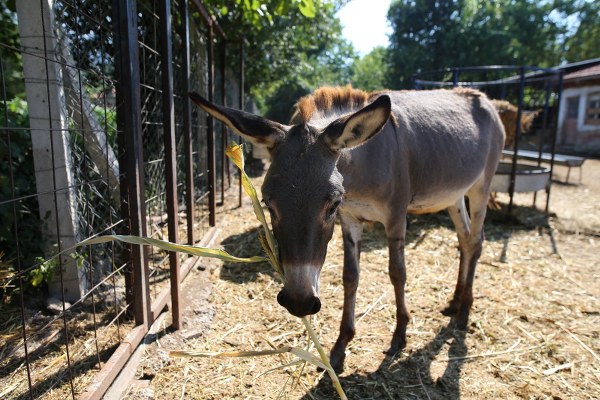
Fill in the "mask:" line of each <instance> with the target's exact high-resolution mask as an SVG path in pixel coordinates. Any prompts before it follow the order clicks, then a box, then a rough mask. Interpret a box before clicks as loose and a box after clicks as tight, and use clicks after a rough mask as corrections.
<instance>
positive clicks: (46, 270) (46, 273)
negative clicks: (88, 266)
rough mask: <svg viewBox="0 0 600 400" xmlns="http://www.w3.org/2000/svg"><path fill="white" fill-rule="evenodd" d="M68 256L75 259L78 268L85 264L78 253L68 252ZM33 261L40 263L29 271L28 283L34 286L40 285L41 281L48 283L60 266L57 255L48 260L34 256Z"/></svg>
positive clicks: (83, 258)
mask: <svg viewBox="0 0 600 400" xmlns="http://www.w3.org/2000/svg"><path fill="white" fill-rule="evenodd" d="M68 257H71V258H72V259H73V260H75V262H76V265H77V268H78V269H80V268H83V266H84V265H85V257H84V256H83V255H81V254H79V253H75V252H74V253H70V254H68ZM35 261H36V262H37V263H40V265H39V266H38V267H37V268H34V269H32V270H31V271H29V284H30V285H31V286H33V287H34V288H35V287H38V286H40V285H41V284H42V283H45V284H48V283H49V282H50V281H51V280H52V278H53V277H54V274H55V273H56V272H57V271H58V268H59V267H60V263H59V259H58V257H55V258H51V259H49V260H44V259H43V258H42V257H36V259H35Z"/></svg>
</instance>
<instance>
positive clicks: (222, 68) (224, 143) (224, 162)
mask: <svg viewBox="0 0 600 400" xmlns="http://www.w3.org/2000/svg"><path fill="white" fill-rule="evenodd" d="M226 43H227V42H226V40H225V39H222V40H221V66H220V68H219V69H220V72H221V104H222V105H223V106H227V96H226V95H225V46H226ZM226 148H227V127H226V126H225V124H221V205H223V204H225V166H226V165H227V156H226V155H225V149H226Z"/></svg>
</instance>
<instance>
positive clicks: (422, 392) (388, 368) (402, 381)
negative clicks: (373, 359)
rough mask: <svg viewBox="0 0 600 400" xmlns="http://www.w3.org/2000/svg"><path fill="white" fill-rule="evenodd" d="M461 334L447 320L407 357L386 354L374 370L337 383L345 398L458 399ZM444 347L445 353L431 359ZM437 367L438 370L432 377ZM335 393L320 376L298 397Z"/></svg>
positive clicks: (462, 354) (463, 353)
mask: <svg viewBox="0 0 600 400" xmlns="http://www.w3.org/2000/svg"><path fill="white" fill-rule="evenodd" d="M465 335H466V332H463V331H458V330H454V329H453V328H452V325H451V323H450V324H449V325H447V326H445V327H442V328H440V330H439V331H438V332H437V334H436V335H435V337H434V338H433V339H432V340H431V341H430V342H428V343H427V344H426V345H425V346H423V347H422V348H420V349H418V350H416V351H415V352H413V353H411V354H410V355H409V356H408V357H402V356H396V357H391V356H386V358H385V359H384V360H383V361H382V363H381V364H380V365H379V367H378V368H377V370H376V371H374V372H371V373H368V374H359V373H354V374H351V375H346V376H342V377H340V383H341V384H342V387H343V388H344V391H345V392H346V395H347V396H348V398H349V399H361V400H363V399H365V400H366V399H404V398H407V399H408V398H417V399H440V400H442V399H445V400H447V399H451V400H457V399H460V397H461V396H460V378H461V376H460V374H461V369H462V366H463V364H464V362H465V361H466V356H467V347H466V345H465ZM445 348H447V352H448V353H447V354H448V355H447V357H440V360H437V361H435V358H436V356H438V355H440V354H441V353H442V351H443V350H445ZM434 361H435V364H436V365H435V371H433V368H432V366H433V364H434ZM444 364H445V368H444ZM438 366H439V368H438ZM442 368H444V370H443V372H441V369H442ZM438 371H439V372H441V373H438V374H437V375H438V376H437V377H434V375H436V372H438ZM336 396H337V395H336V392H335V389H334V388H333V386H332V384H331V380H330V379H329V377H328V376H324V377H323V378H322V379H321V380H320V382H319V384H318V385H317V386H315V387H314V388H312V389H311V390H310V391H309V392H308V393H307V394H306V395H304V397H302V399H303V400H309V399H331V398H335V397H336Z"/></svg>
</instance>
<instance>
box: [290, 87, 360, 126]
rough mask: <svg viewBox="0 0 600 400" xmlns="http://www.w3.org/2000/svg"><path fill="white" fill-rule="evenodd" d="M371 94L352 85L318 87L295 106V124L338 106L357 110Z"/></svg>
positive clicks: (293, 119) (293, 117)
mask: <svg viewBox="0 0 600 400" xmlns="http://www.w3.org/2000/svg"><path fill="white" fill-rule="evenodd" d="M370 97H371V95H370V94H369V93H367V92H365V91H362V90H359V89H353V88H352V86H351V85H346V86H339V87H331V86H324V87H321V88H318V89H316V90H315V91H314V92H313V93H312V94H309V95H307V96H304V97H302V98H301V99H300V100H298V102H297V103H296V105H295V106H294V114H293V116H292V119H291V122H292V123H293V124H299V123H307V122H308V121H310V119H311V118H312V117H313V116H315V113H319V112H320V113H326V112H328V111H332V110H334V109H336V108H339V109H348V111H351V110H356V109H359V108H361V107H363V106H364V105H366V103H367V101H368V100H369V99H370Z"/></svg>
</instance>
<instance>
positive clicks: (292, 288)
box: [190, 86, 505, 372]
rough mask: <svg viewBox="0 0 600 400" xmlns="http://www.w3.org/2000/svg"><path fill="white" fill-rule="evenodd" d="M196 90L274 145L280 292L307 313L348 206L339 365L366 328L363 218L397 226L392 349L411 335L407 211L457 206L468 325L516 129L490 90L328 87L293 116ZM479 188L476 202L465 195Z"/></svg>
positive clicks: (240, 129) (390, 236)
mask: <svg viewBox="0 0 600 400" xmlns="http://www.w3.org/2000/svg"><path fill="white" fill-rule="evenodd" d="M190 96H191V98H192V100H193V101H194V102H195V103H197V104H198V105H199V106H200V107H201V108H202V109H204V110H205V111H206V112H207V113H209V114H210V115H212V116H213V117H214V118H216V119H218V120H220V121H222V122H223V123H225V124H226V125H227V126H229V127H230V128H231V129H232V130H233V131H235V132H236V133H237V134H239V135H241V136H242V137H244V138H245V139H247V140H249V141H250V142H252V143H254V144H256V145H262V146H266V147H267V148H268V149H269V151H270V154H271V159H272V162H271V166H270V167H269V170H268V172H267V174H266V176H265V179H264V184H263V186H262V195H263V199H264V202H265V204H266V206H267V208H268V209H269V211H270V213H271V221H272V225H273V233H274V235H275V238H276V239H277V242H278V244H279V257H280V261H281V265H282V267H283V270H284V274H285V282H284V287H283V289H282V290H281V292H280V293H279V294H278V296H277V301H278V302H279V304H281V305H282V306H283V307H285V308H286V309H287V310H288V311H289V312H290V313H291V314H293V315H295V316H298V317H302V316H305V315H309V314H315V313H317V312H318V311H319V309H320V308H321V302H320V300H319V297H318V294H319V275H320V272H321V268H322V266H323V263H324V261H325V256H326V253H327V243H328V242H329V240H330V239H331V236H332V233H333V228H334V223H335V220H336V216H337V215H339V217H340V221H341V225H342V232H343V238H344V271H343V281H344V310H343V313H342V321H341V327H340V334H339V337H338V339H337V341H336V343H335V345H334V347H333V349H332V351H331V364H332V366H333V367H334V368H335V370H336V371H338V372H340V371H341V370H342V369H343V364H344V359H345V350H346V346H347V345H348V343H349V342H350V340H352V338H353V337H354V333H355V327H354V311H355V301H356V290H357V286H358V278H359V256H360V247H361V235H362V222H364V221H378V222H381V223H382V224H383V225H384V226H385V230H386V235H387V240H388V247H389V275H390V279H391V281H392V284H393V286H394V293H395V297H396V307H397V309H396V330H395V332H394V335H393V338H392V341H391V346H390V348H389V350H388V351H387V352H388V354H395V353H397V352H398V351H399V350H401V349H402V348H404V346H405V344H406V325H407V323H408V320H409V314H408V311H407V308H406V304H405V301H404V285H405V282H406V269H405V262H404V246H405V237H406V215H407V213H411V214H423V213H432V212H437V211H440V210H443V209H447V210H448V212H449V214H450V217H451V219H452V222H453V223H454V225H455V228H456V231H457V235H458V242H459V248H460V267H459V272H458V282H457V284H456V289H455V291H454V295H453V297H452V299H451V300H450V303H449V305H448V306H447V307H446V308H445V309H444V310H443V311H442V312H443V314H444V315H447V316H454V317H455V325H456V327H457V328H458V329H462V330H464V329H466V327H467V322H468V318H469V310H470V309H471V305H472V303H473V292H472V287H473V279H474V275H475V266H476V264H477V261H478V259H479V257H480V255H481V249H482V242H483V221H484V218H485V213H486V205H487V202H488V198H489V192H490V182H491V180H492V177H493V176H494V172H495V171H496V166H497V164H498V161H499V159H500V155H501V151H502V148H503V145H504V137H505V134H504V128H503V126H502V122H501V121H500V118H499V117H498V114H497V112H496V110H495V109H494V106H493V105H492V104H491V103H490V101H489V100H488V99H487V98H486V96H485V95H484V94H482V93H480V92H478V91H474V90H469V89H455V90H434V91H386V92H375V93H366V92H363V91H360V90H356V89H352V88H351V87H350V86H346V87H338V88H333V87H324V88H320V89H318V90H316V91H315V92H314V93H313V94H312V95H309V96H306V97H304V98H302V99H300V101H299V102H298V103H297V104H296V106H295V112H294V116H293V117H292V124H293V125H291V126H286V125H282V124H279V123H277V122H273V121H270V120H268V119H265V118H262V117H259V116H256V115H253V114H249V113H246V112H242V111H237V110H233V109H230V108H225V107H221V106H217V105H215V104H212V103H210V102H208V101H207V100H205V99H204V98H202V97H201V96H200V95H198V94H195V93H191V94H190ZM465 196H467V197H468V198H469V212H467V207H466V205H465Z"/></svg>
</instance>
